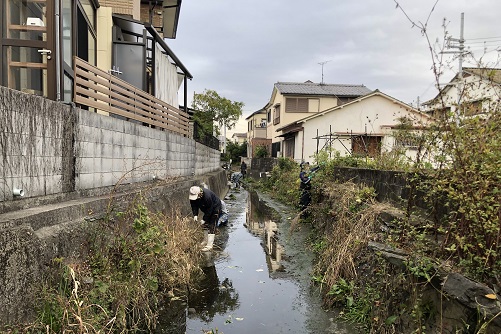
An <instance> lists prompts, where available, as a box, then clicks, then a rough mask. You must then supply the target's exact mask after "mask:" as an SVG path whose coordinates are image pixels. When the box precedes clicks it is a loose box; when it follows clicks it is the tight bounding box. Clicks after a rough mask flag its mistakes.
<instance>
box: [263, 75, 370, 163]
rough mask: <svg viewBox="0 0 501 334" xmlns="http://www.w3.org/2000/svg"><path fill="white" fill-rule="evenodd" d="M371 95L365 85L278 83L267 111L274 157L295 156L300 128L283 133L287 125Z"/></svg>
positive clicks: (267, 105)
mask: <svg viewBox="0 0 501 334" xmlns="http://www.w3.org/2000/svg"><path fill="white" fill-rule="evenodd" d="M370 92H371V91H370V90H369V89H368V88H367V87H365V86H364V85H349V84H346V85H344V84H324V83H314V82H311V81H306V82H304V83H297V82H277V83H276V84H275V85H274V87H273V91H272V94H271V98H270V100H269V102H268V103H267V104H266V106H265V107H264V108H263V110H264V111H265V112H266V123H267V126H266V138H268V139H271V143H272V144H271V156H272V157H280V156H283V157H294V155H295V147H296V145H297V143H296V136H295V133H296V132H298V131H299V129H292V128H288V129H287V131H283V128H284V126H285V125H287V124H291V123H293V122H295V121H297V120H299V119H302V118H304V117H307V116H311V115H314V114H317V113H320V112H323V111H325V110H327V109H329V108H333V107H336V106H340V105H343V104H346V103H348V102H350V101H353V100H354V99H356V98H359V97H361V96H363V95H366V94H368V93H370Z"/></svg>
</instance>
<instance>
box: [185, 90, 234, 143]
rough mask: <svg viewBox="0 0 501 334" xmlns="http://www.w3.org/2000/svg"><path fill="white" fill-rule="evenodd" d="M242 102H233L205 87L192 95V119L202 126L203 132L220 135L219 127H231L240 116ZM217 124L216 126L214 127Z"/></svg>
mask: <svg viewBox="0 0 501 334" xmlns="http://www.w3.org/2000/svg"><path fill="white" fill-rule="evenodd" d="M243 107H244V103H243V102H234V101H231V100H229V99H227V98H225V97H222V96H219V94H218V93H217V92H216V91H214V90H209V89H206V90H204V92H203V93H201V94H195V95H194V96H193V103H192V108H193V109H195V110H196V111H195V114H194V115H193V119H194V120H195V121H196V122H198V124H199V125H200V126H201V127H202V128H203V130H204V132H205V133H215V134H216V135H220V134H221V132H220V129H221V128H223V127H224V126H226V128H227V129H231V128H233V127H234V126H235V124H236V122H237V121H238V119H239V118H240V116H242V108H243ZM214 124H217V125H218V127H214Z"/></svg>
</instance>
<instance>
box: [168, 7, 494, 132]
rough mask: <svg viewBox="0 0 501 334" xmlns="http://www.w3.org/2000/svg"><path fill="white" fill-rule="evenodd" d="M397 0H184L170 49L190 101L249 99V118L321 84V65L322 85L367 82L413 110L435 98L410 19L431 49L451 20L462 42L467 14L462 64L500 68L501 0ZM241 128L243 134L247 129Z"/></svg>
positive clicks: (425, 55)
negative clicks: (287, 88)
mask: <svg viewBox="0 0 501 334" xmlns="http://www.w3.org/2000/svg"><path fill="white" fill-rule="evenodd" d="M397 1H398V3H399V5H400V8H397V5H396V2H395V0H351V1H349V0H308V1H304V0H302V1H299V0H213V1H206V0H186V1H183V3H182V7H181V14H180V18H179V25H178V30H177V38H176V39H175V40H166V42H167V44H168V45H169V47H170V48H171V49H172V50H173V51H174V53H175V54H176V55H177V56H178V58H179V59H180V60H181V61H182V63H183V64H184V65H185V66H186V68H188V70H189V71H190V73H191V74H192V75H193V80H192V81H190V82H189V83H188V103H189V104H191V97H192V96H193V92H196V93H201V92H203V91H204V89H212V90H215V91H217V92H218V93H219V95H221V96H224V97H226V98H228V99H230V100H232V101H240V102H243V103H244V104H245V106H244V115H243V118H245V117H247V116H248V115H250V114H251V113H252V112H254V111H256V110H259V109H261V108H262V107H264V105H265V104H266V103H267V102H268V101H269V99H270V97H271V92H272V89H273V85H274V83H276V82H278V81H288V82H304V81H307V80H311V81H313V82H321V81H322V67H323V81H324V83H328V84H363V85H365V86H367V87H368V88H369V89H371V90H374V89H379V90H381V91H382V92H384V93H386V94H388V95H390V96H392V97H394V98H396V99H399V100H401V101H403V102H406V103H409V104H413V105H415V104H416V102H417V101H418V97H419V101H421V102H423V101H426V100H428V99H430V98H432V97H433V96H434V95H435V94H436V92H437V91H436V89H435V85H434V83H435V80H434V75H433V72H432V71H431V67H432V58H431V54H430V50H429V47H428V43H427V40H426V38H425V37H424V36H423V35H422V34H421V31H420V29H419V28H418V27H412V23H411V21H413V22H415V23H416V24H418V25H420V24H425V23H426V22H427V31H428V36H429V38H430V40H431V43H433V44H435V41H437V40H438V41H439V42H440V43H442V40H443V38H444V28H443V23H444V21H445V22H446V23H447V27H446V30H447V32H448V34H449V35H451V37H453V38H459V36H460V22H461V13H462V12H464V17H465V19H464V22H465V23H464V38H465V40H466V43H465V46H466V47H467V48H468V50H469V51H470V52H471V54H472V55H473V57H472V56H469V57H467V59H465V61H464V63H463V64H464V66H475V65H476V63H475V61H478V60H480V59H481V60H482V61H483V62H484V63H485V64H486V65H487V66H489V67H501V64H498V63H497V59H498V58H499V56H501V51H500V52H498V51H496V49H498V50H501V20H500V19H499V13H501V1H499V0H438V1H437V0H397ZM434 6H435V7H434ZM432 8H434V10H433V11H432ZM402 9H403V11H405V13H404V12H403V11H402ZM444 19H445V20H444ZM453 50H457V49H450V50H449V51H453ZM485 51H487V52H485ZM443 56H444V60H445V62H446V63H447V64H448V65H447V66H448V67H450V68H451V69H450V70H447V69H446V70H445V72H444V75H443V78H442V79H441V80H440V81H441V82H442V83H445V82H448V81H449V80H450V79H451V78H452V77H453V75H454V72H453V71H457V69H458V60H457V58H455V56H454V54H444V55H443ZM320 63H324V64H323V66H322V65H321V64H320ZM181 91H182V90H181ZM182 98H183V97H182V92H181V95H180V101H182ZM234 131H237V132H244V131H246V126H245V123H244V122H240V125H239V126H238V127H237V128H235V129H234Z"/></svg>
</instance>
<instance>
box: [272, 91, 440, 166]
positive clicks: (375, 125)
mask: <svg viewBox="0 0 501 334" xmlns="http://www.w3.org/2000/svg"><path fill="white" fill-rule="evenodd" d="M431 122H433V118H432V117H430V116H429V115H427V114H425V113H422V112H420V111H418V110H417V109H414V108H413V107H411V106H409V105H407V104H405V103H403V102H401V101H399V100H397V99H395V98H393V97H391V96H389V95H387V94H384V93H383V92H381V91H379V90H375V91H373V92H371V93H369V94H365V95H362V96H360V97H358V98H356V99H353V100H351V101H349V102H346V103H343V104H340V105H337V106H333V107H331V108H328V109H326V110H324V111H321V112H317V113H314V114H311V115H309V116H306V117H303V118H301V119H299V120H295V121H292V122H289V123H288V124H284V125H283V126H281V127H279V128H277V129H276V131H277V132H280V133H281V134H282V136H286V137H287V138H291V139H289V142H290V143H291V144H290V145H291V146H292V147H287V150H288V151H287V153H288V155H287V156H288V157H291V158H293V159H294V160H296V161H298V162H300V161H308V162H310V163H312V162H313V157H314V156H315V154H318V153H319V152H320V151H322V150H325V151H327V152H329V153H330V154H332V152H334V151H337V152H339V153H340V154H341V155H343V156H346V155H357V156H363V157H369V158H373V157H376V156H378V155H380V154H381V153H383V152H389V151H391V150H392V149H394V148H395V147H399V148H404V149H405V154H406V156H407V157H408V158H409V159H411V160H412V159H414V158H415V157H416V153H417V147H416V143H415V142H413V141H412V140H410V139H411V138H412V136H411V135H407V136H401V135H398V133H399V132H400V131H403V130H404V128H405V131H408V132H409V134H410V133H417V132H419V131H422V130H423V128H425V127H426V126H427V125H428V124H430V123H431ZM403 125H405V127H404V126H403ZM404 138H405V140H404Z"/></svg>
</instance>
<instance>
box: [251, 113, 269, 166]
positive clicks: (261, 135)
mask: <svg viewBox="0 0 501 334" xmlns="http://www.w3.org/2000/svg"><path fill="white" fill-rule="evenodd" d="M245 120H246V121H247V134H246V141H247V158H252V157H254V156H255V152H256V148H257V147H258V146H263V147H266V149H267V150H268V152H269V155H271V138H267V137H266V128H267V125H268V120H267V114H266V109H260V110H258V111H255V112H253V113H252V114H250V115H249V116H248V117H247V118H246V119H245Z"/></svg>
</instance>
